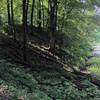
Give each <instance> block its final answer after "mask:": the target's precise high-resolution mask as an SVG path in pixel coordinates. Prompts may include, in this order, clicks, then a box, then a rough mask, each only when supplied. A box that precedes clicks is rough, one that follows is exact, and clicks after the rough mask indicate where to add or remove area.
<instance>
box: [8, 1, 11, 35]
mask: <svg viewBox="0 0 100 100" xmlns="http://www.w3.org/2000/svg"><path fill="white" fill-rule="evenodd" d="M7 13H8V27H9V33H10V31H11V14H10V4H9V0H7Z"/></svg>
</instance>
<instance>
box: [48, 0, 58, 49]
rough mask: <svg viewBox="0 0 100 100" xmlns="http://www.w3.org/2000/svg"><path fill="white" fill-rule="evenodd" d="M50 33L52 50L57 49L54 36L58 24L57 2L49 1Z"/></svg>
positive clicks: (55, 0) (54, 0)
mask: <svg viewBox="0 0 100 100" xmlns="http://www.w3.org/2000/svg"><path fill="white" fill-rule="evenodd" d="M48 4H49V16H50V19H49V22H50V24H49V32H50V49H51V50H53V49H54V48H55V39H54V34H55V32H56V25H57V24H56V23H57V0H49V3H48Z"/></svg>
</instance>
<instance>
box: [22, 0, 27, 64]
mask: <svg viewBox="0 0 100 100" xmlns="http://www.w3.org/2000/svg"><path fill="white" fill-rule="evenodd" d="M22 19H23V20H22V22H23V61H25V62H26V61H27V54H26V53H27V51H26V46H27V39H26V33H27V0H23V18H22Z"/></svg>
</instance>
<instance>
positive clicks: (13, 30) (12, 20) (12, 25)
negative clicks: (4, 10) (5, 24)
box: [11, 0, 16, 40]
mask: <svg viewBox="0 0 100 100" xmlns="http://www.w3.org/2000/svg"><path fill="white" fill-rule="evenodd" d="M11 22H12V24H11V29H12V34H13V37H14V40H16V33H15V27H14V12H13V0H11Z"/></svg>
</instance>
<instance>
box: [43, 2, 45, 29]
mask: <svg viewBox="0 0 100 100" xmlns="http://www.w3.org/2000/svg"><path fill="white" fill-rule="evenodd" d="M42 17H43V20H42V21H43V29H44V26H45V25H44V22H45V21H44V20H45V19H44V6H43V1H42Z"/></svg>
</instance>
